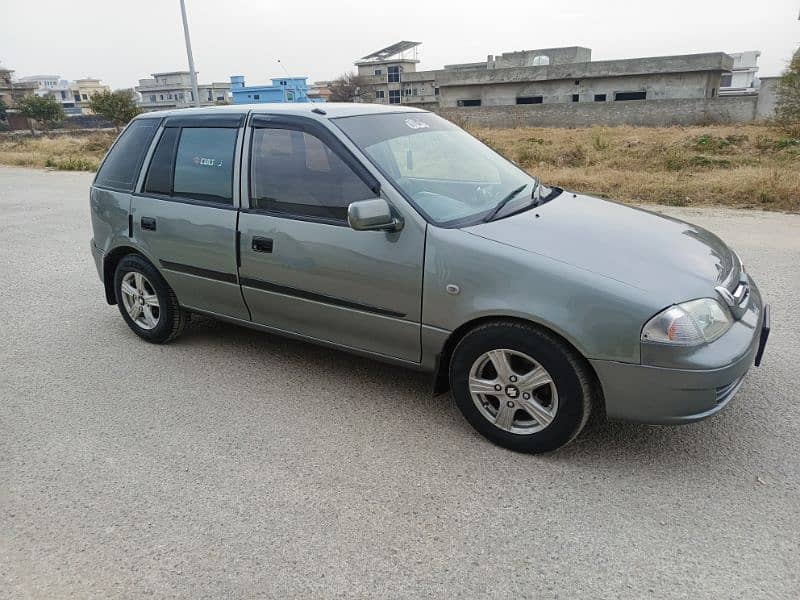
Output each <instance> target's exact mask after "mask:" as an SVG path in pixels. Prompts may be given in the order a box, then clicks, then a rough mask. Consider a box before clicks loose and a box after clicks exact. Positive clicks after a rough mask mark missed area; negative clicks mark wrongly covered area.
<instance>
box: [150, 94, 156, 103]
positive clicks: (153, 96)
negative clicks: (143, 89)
mask: <svg viewBox="0 0 800 600" xmlns="http://www.w3.org/2000/svg"><path fill="white" fill-rule="evenodd" d="M155 101H156V95H155V94H152V95H151V96H150V102H155Z"/></svg>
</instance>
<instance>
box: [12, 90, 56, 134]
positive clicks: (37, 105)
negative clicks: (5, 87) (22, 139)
mask: <svg viewBox="0 0 800 600" xmlns="http://www.w3.org/2000/svg"><path fill="white" fill-rule="evenodd" d="M17 108H19V112H20V113H21V114H22V116H23V117H26V118H28V119H33V120H34V121H38V122H39V123H41V124H42V127H43V128H44V129H45V130H47V129H49V128H50V127H51V126H53V125H54V124H56V123H59V122H61V121H63V120H64V108H63V107H62V106H61V103H60V102H59V101H58V100H56V99H55V98H54V97H53V96H50V95H49V94H48V95H46V96H36V95H33V96H25V97H24V98H20V99H19V100H18V101H17ZM31 133H32V134H35V133H36V131H35V130H34V128H33V125H31Z"/></svg>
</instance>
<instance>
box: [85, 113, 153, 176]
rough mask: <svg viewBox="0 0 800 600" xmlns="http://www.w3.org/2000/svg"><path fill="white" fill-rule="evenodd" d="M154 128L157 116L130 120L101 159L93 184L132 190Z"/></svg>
mask: <svg viewBox="0 0 800 600" xmlns="http://www.w3.org/2000/svg"><path fill="white" fill-rule="evenodd" d="M157 127H158V119H138V120H136V121H134V122H133V123H131V124H130V125H129V126H128V127H127V128H126V129H125V131H124V132H123V133H122V135H121V136H120V138H119V139H118V140H117V142H116V143H115V144H114V147H113V148H111V152H110V153H109V154H108V156H107V157H106V159H105V161H103V164H102V166H101V167H100V171H98V173H97V177H95V180H94V185H96V186H99V187H105V188H111V189H113V190H120V191H123V192H131V191H133V188H134V186H135V185H136V179H137V177H138V175H139V169H141V166H142V161H143V160H144V155H145V154H146V153H147V149H148V148H149V147H150V142H152V141H153V136H154V135H155V133H156V129H157Z"/></svg>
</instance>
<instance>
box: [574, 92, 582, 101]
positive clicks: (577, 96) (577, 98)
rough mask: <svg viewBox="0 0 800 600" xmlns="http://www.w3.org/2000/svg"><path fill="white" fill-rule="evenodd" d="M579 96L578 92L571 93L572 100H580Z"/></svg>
mask: <svg viewBox="0 0 800 600" xmlns="http://www.w3.org/2000/svg"><path fill="white" fill-rule="evenodd" d="M580 100H581V96H580V94H572V101H573V102H580Z"/></svg>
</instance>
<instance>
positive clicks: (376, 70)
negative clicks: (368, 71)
mask: <svg viewBox="0 0 800 600" xmlns="http://www.w3.org/2000/svg"><path fill="white" fill-rule="evenodd" d="M374 75H378V76H380V75H383V69H375V73H374Z"/></svg>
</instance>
